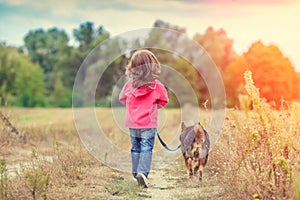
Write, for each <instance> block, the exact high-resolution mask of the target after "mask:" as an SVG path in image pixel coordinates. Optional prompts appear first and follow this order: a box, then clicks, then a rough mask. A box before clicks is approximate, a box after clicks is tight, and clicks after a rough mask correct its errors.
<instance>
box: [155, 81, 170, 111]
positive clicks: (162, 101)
mask: <svg viewBox="0 0 300 200" xmlns="http://www.w3.org/2000/svg"><path fill="white" fill-rule="evenodd" d="M168 102H169V98H168V93H167V90H166V88H165V87H164V86H161V87H159V98H158V99H157V100H156V103H157V105H158V108H162V107H164V106H165V105H167V104H168Z"/></svg>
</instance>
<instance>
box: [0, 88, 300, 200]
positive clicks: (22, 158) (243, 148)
mask: <svg viewBox="0 0 300 200" xmlns="http://www.w3.org/2000/svg"><path fill="white" fill-rule="evenodd" d="M251 95H253V94H250V95H249V97H248V98H254V97H251ZM244 101H247V102H248V103H249V102H250V101H249V99H247V98H246V100H245V98H244ZM253 101H257V102H256V103H257V105H258V106H257V107H256V108H255V109H253V110H252V111H250V110H249V109H247V108H246V107H244V110H236V109H233V110H228V111H227V116H226V121H225V124H224V128H223V133H222V135H221V137H220V138H219V140H218V143H217V145H216V146H215V147H214V148H213V149H212V151H211V153H210V156H209V160H208V165H207V166H206V167H205V169H204V180H203V182H202V184H200V183H199V182H198V181H194V180H191V179H188V178H187V177H186V172H185V167H184V164H183V160H182V158H179V159H178V160H177V161H175V162H174V163H173V164H172V165H171V166H170V167H168V168H166V169H164V171H163V174H164V176H163V177H160V178H161V180H162V181H165V182H167V183H168V184H167V186H166V187H162V186H159V185H156V186H155V187H153V189H149V190H146V191H145V190H141V189H140V188H138V187H137V186H136V182H135V181H133V180H132V178H131V175H130V174H126V173H122V172H117V171H115V170H113V169H110V168H108V167H106V166H104V165H102V164H101V163H99V162H98V161H97V160H95V159H94V158H93V157H92V156H91V155H90V154H89V153H88V152H87V150H86V149H85V148H84V147H83V145H82V143H81V141H80V139H79V137H78V134H77V132H76V129H75V126H74V122H73V114H72V109H20V108H5V109H4V108H2V110H1V111H2V112H3V113H4V114H5V115H6V116H8V117H9V119H10V121H11V122H12V124H14V125H15V126H16V128H18V129H19V130H20V131H21V132H22V133H23V135H22V136H16V135H14V134H13V133H11V131H10V130H9V129H8V128H7V127H6V126H5V125H4V124H3V123H2V122H0V129H1V134H0V152H1V153H0V161H1V162H0V179H1V180H0V189H1V190H0V195H1V199H3V200H6V199H145V198H149V199H150V198H151V197H152V198H153V199H155V197H156V196H158V197H164V195H165V196H166V197H170V199H253V195H255V194H256V195H259V197H260V199H299V198H300V189H299V186H300V176H299V174H300V171H299V167H298V166H299V164H300V156H299V146H300V127H299V126H300V123H299V119H300V108H299V105H298V104H293V105H291V107H290V109H289V110H285V111H283V110H282V111H274V110H272V109H270V108H269V107H268V106H267V105H266V104H264V103H263V100H261V99H259V98H258V99H256V100H255V99H252V102H253ZM247 102H242V103H243V105H249V104H248V103H247ZM96 113H97V118H98V121H101V126H102V128H103V129H104V132H105V133H106V134H107V136H108V137H109V138H110V140H111V141H113V143H115V144H116V145H117V146H118V147H119V148H122V149H124V150H127V151H128V150H129V148H130V144H129V137H128V135H127V134H126V133H125V132H126V131H123V129H122V125H119V124H116V122H114V116H113V114H112V113H111V110H110V109H108V108H98V109H97V110H96ZM207 114H209V112H207ZM164 115H165V117H166V121H165V124H162V125H161V126H162V127H163V128H161V129H160V132H161V133H162V136H163V137H164V139H165V140H166V142H167V143H170V142H171V141H172V137H173V135H172V134H173V133H176V132H177V131H178V129H179V124H180V120H181V119H180V110H178V109H170V110H166V111H165V113H164ZM204 117H205V116H204ZM203 121H205V119H201V122H203ZM206 124H208V121H205V122H204V126H206ZM116 133H118V134H119V135H116ZM122 133H124V134H122ZM165 133H170V134H165ZM156 143H157V144H156V145H155V151H156V150H160V149H161V148H162V147H161V145H160V144H159V143H158V140H156ZM154 178H157V177H154ZM158 178H159V177H158ZM153 181H155V180H153ZM156 182H157V184H159V181H157V180H156ZM154 193H157V195H154Z"/></svg>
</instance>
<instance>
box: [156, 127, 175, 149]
mask: <svg viewBox="0 0 300 200" xmlns="http://www.w3.org/2000/svg"><path fill="white" fill-rule="evenodd" d="M157 137H158V140H159V142H160V143H161V145H162V146H163V147H164V148H165V149H167V150H168V151H177V150H178V149H179V148H180V147H181V145H178V147H176V148H175V149H170V148H169V147H168V145H167V144H166V143H165V142H164V141H163V140H162V139H161V137H160V135H159V133H158V132H157Z"/></svg>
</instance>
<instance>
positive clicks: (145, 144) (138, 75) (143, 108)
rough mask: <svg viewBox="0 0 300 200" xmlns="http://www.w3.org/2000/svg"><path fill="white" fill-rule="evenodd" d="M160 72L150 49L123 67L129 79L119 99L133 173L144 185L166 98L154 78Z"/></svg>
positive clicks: (162, 88)
mask: <svg viewBox="0 0 300 200" xmlns="http://www.w3.org/2000/svg"><path fill="white" fill-rule="evenodd" d="M160 72H161V67H160V63H159V62H158V60H157V58H156V57H155V55H154V54H153V53H152V52H150V51H148V50H138V51H136V52H135V53H134V54H133V55H132V57H131V60H130V62H129V64H128V66H127V67H126V75H127V76H129V78H130V80H129V81H128V82H127V83H126V84H125V85H124V87H123V89H122V91H121V93H120V96H119V100H120V102H121V103H122V104H125V105H126V117H125V126H126V127H128V128H129V132H130V139H131V144H132V148H131V159H132V175H133V177H134V178H136V180H137V182H138V185H140V186H142V187H144V188H147V183H146V180H147V179H146V178H147V177H148V174H149V171H150V166H151V161H152V149H153V146H154V138H155V134H156V132H157V110H158V108H162V107H164V106H165V105H166V104H167V103H168V101H169V99H168V95H167V91H166V89H165V87H164V85H163V84H162V83H161V82H160V81H158V80H157V78H158V76H159V74H160Z"/></svg>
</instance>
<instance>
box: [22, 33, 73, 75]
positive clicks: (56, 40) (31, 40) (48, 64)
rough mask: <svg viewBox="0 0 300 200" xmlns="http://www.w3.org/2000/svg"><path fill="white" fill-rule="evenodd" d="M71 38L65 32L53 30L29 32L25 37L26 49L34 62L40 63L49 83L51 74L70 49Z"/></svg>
mask: <svg viewBox="0 0 300 200" xmlns="http://www.w3.org/2000/svg"><path fill="white" fill-rule="evenodd" d="M68 41H69V38H68V36H67V34H66V33H65V32H64V31H63V30H59V29H57V28H51V29H49V30H47V31H44V30H43V29H37V30H33V31H29V33H28V34H27V35H26V36H25V38H24V42H25V47H26V49H27V51H28V55H29V58H30V60H31V61H32V62H34V63H38V64H39V65H40V66H41V67H42V69H43V70H44V73H45V75H46V81H48V80H49V79H48V78H49V76H50V73H51V72H52V70H53V69H54V66H55V64H56V63H57V62H58V61H59V59H60V56H61V55H62V54H64V51H65V50H66V49H67V48H68Z"/></svg>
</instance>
